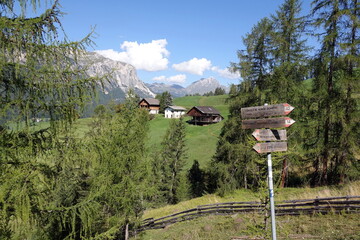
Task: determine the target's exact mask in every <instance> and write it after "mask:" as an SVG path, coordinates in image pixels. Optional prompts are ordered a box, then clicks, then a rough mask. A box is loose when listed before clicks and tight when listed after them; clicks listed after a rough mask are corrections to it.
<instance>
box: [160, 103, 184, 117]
mask: <svg viewBox="0 0 360 240" xmlns="http://www.w3.org/2000/svg"><path fill="white" fill-rule="evenodd" d="M185 113H186V109H185V108H183V107H180V106H169V107H167V108H165V118H180V117H181V116H182V115H184V114H185Z"/></svg>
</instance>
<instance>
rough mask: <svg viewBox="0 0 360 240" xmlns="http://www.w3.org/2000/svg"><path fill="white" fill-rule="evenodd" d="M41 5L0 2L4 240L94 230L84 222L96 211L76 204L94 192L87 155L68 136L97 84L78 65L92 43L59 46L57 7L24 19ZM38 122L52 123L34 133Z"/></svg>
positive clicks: (0, 181)
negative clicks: (37, 15) (86, 161)
mask: <svg viewBox="0 0 360 240" xmlns="http://www.w3.org/2000/svg"><path fill="white" fill-rule="evenodd" d="M40 2H41V1H26V0H20V1H15V0H14V1H12V0H9V1H0V23H1V24H0V26H1V27H0V28H1V31H0V36H1V41H0V46H1V50H0V122H1V125H3V126H4V127H0V128H1V129H2V130H1V133H0V172H1V174H0V205H1V209H0V211H1V214H0V217H1V219H0V222H1V224H0V228H1V229H0V238H2V239H3V238H4V239H6V238H10V239H35V238H37V239H56V238H57V239H60V238H61V239H62V238H66V237H67V238H69V239H75V238H80V236H84V234H85V232H87V234H88V232H89V231H91V230H89V229H92V228H93V226H92V223H93V222H91V220H89V219H87V220H88V221H85V218H86V217H85V216H86V214H87V213H89V211H92V210H94V209H95V207H94V205H92V206H91V207H90V206H89V205H86V204H83V205H80V204H79V203H80V202H81V201H82V199H83V198H84V197H85V196H86V195H87V192H88V190H89V188H88V174H89V168H88V163H85V161H84V159H86V157H84V156H87V152H86V151H84V149H86V148H85V146H84V145H83V144H81V143H80V142H78V141H77V140H76V139H74V138H73V136H72V134H71V131H69V130H70V127H71V123H72V122H73V121H74V120H75V119H77V118H78V116H79V113H78V111H79V110H81V108H82V106H83V105H84V103H85V101H86V99H88V97H91V96H92V95H93V93H94V89H95V87H96V86H97V84H98V82H97V81H96V80H97V79H92V78H87V77H86V74H84V73H85V69H82V68H80V67H79V65H78V64H77V60H78V58H79V57H81V55H82V53H83V51H84V50H85V48H86V47H87V46H89V44H90V43H91V39H90V36H87V37H85V38H84V39H83V40H81V41H79V42H70V41H69V40H67V39H64V40H62V39H59V37H58V36H59V35H60V34H59V33H58V30H59V29H61V23H60V17H61V15H62V14H61V12H60V10H59V4H58V2H57V1H55V2H54V4H53V6H52V8H51V9H48V10H47V11H46V12H45V13H43V14H41V15H40V16H39V17H34V18H27V17H26V13H27V11H28V8H27V7H28V6H32V7H33V9H36V8H37V7H38V6H39V4H40ZM17 5H19V8H18V7H17ZM33 118H48V119H49V121H50V128H47V129H41V130H38V131H34V130H33V129H31V121H32V119H33ZM9 123H11V124H12V126H14V125H15V126H18V128H16V127H15V128H13V130H12V131H9V130H8V128H9ZM23 126H24V127H23ZM59 133H61V135H60V134H59ZM79 169H82V170H81V171H80V170H79ZM81 222H82V223H83V224H81ZM85 222H86V223H85ZM81 225H82V227H81V228H80V226H81ZM81 229H82V230H81Z"/></svg>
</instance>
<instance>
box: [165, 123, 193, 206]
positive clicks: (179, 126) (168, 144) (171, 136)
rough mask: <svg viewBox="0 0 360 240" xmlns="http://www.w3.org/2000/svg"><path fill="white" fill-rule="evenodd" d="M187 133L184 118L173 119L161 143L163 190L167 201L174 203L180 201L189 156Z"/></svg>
mask: <svg viewBox="0 0 360 240" xmlns="http://www.w3.org/2000/svg"><path fill="white" fill-rule="evenodd" d="M185 134H186V132H185V123H184V120H183V119H182V118H180V119H179V120H176V119H172V120H171V121H170V125H169V128H168V130H167V131H166V133H165V136H164V139H163V141H162V143H161V145H162V152H161V155H160V161H161V163H162V165H161V168H162V169H161V172H162V176H163V177H162V179H161V185H162V187H161V192H162V193H163V194H164V197H165V201H166V202H167V203H172V204H174V203H177V202H178V201H179V196H178V190H179V186H180V181H181V176H182V171H183V168H184V164H185V159H186V157H187V155H186V146H185Z"/></svg>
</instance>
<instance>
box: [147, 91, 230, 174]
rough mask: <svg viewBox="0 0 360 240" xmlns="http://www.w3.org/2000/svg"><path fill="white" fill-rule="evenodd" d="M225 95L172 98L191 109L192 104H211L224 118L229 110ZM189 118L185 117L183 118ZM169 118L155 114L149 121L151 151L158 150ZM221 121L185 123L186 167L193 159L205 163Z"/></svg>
mask: <svg viewBox="0 0 360 240" xmlns="http://www.w3.org/2000/svg"><path fill="white" fill-rule="evenodd" d="M226 97H227V96H226V95H222V96H212V97H203V96H190V97H181V98H175V99H174V105H178V106H183V107H185V108H186V109H188V110H189V109H191V108H192V107H193V106H213V107H215V108H216V109H217V110H219V111H220V113H221V115H222V116H223V117H224V118H225V119H226V118H227V116H228V114H229V111H228V106H227V104H226V103H225V100H226ZM188 119H190V118H189V117H186V118H185V120H188ZM169 122H170V119H165V118H164V116H163V115H157V116H156V117H155V119H154V120H152V121H150V132H149V139H148V144H147V147H148V148H149V149H150V151H151V152H152V153H156V151H158V150H160V143H161V141H162V139H163V136H164V135H165V132H166V130H167V128H168V126H169ZM222 126H223V122H220V123H217V124H213V125H209V126H193V125H188V124H187V125H186V146H187V149H188V151H187V153H188V159H187V164H186V166H185V167H186V168H187V169H188V168H190V167H191V165H192V163H193V161H194V160H198V161H199V163H200V166H204V165H205V164H207V163H208V162H209V161H210V159H211V157H212V156H213V155H214V153H215V150H216V144H217V140H218V136H219V134H220V131H221V128H222Z"/></svg>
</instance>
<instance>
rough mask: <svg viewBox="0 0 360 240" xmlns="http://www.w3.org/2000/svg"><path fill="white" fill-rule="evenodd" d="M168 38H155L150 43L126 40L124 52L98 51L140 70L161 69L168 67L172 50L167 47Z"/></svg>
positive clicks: (122, 46) (122, 47) (122, 45)
mask: <svg viewBox="0 0 360 240" xmlns="http://www.w3.org/2000/svg"><path fill="white" fill-rule="evenodd" d="M166 45H167V41H166V39H159V40H153V41H151V42H150V43H140V44H139V43H138V42H128V41H125V42H123V44H121V49H122V50H123V51H122V52H117V51H115V50H113V49H108V50H98V51H96V52H97V53H99V54H101V55H103V56H104V57H107V58H110V59H112V60H116V61H122V62H126V63H129V64H131V65H133V66H134V67H135V68H136V69H138V70H146V71H151V72H154V71H160V70H165V69H167V67H168V64H169V60H168V58H167V57H168V56H169V55H170V52H169V51H168V50H167V49H166Z"/></svg>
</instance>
